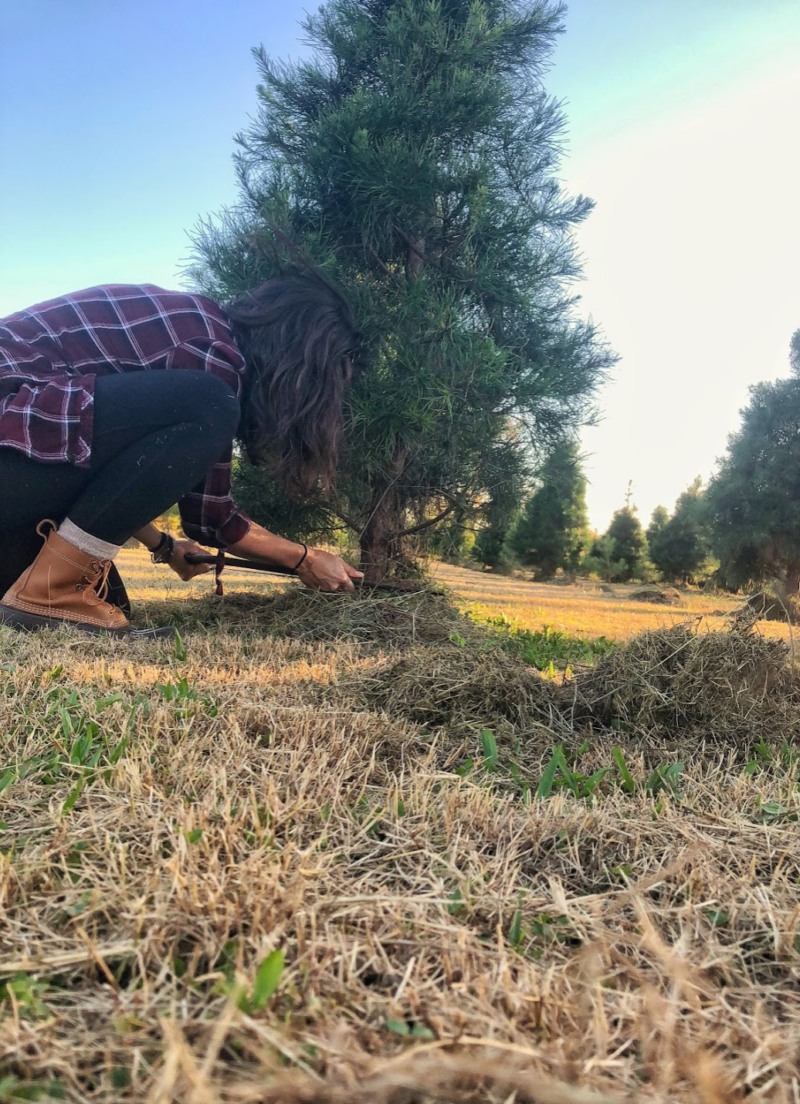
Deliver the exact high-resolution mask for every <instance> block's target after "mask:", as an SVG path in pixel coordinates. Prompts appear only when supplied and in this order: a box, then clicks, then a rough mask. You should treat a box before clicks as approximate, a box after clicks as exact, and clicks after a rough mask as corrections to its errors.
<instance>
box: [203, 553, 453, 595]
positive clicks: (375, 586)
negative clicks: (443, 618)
mask: <svg viewBox="0 0 800 1104" xmlns="http://www.w3.org/2000/svg"><path fill="white" fill-rule="evenodd" d="M184 559H185V560H186V562H187V563H190V564H210V565H211V566H212V567H213V568H215V569H216V573H217V593H218V594H221V593H222V583H221V581H220V575H221V574H222V571H223V568H226V567H227V568H230V569H231V570H234V569H235V570H237V571H238V570H239V568H244V570H245V571H261V572H263V573H264V574H265V575H280V576H283V577H284V578H286V577H287V576H288V577H289V578H291V579H296V578H298V576H297V572H295V571H293V570H292V568H291V567H270V566H269V565H268V564H262V563H256V562H255V560H240V559H237V558H236V557H235V556H224V555H222V556H211V555H202V556H201V555H199V554H198V553H195V552H187V553H186V554H185V555H184ZM353 584H354V586H355V588H356V590H357V591H358V590H360V591H372V590H385V591H394V592H395V593H397V594H420V593H421V592H422V591H426V592H427V593H428V594H443V593H444V591H442V590H433V589H431V588H430V587H425V586H418V585H417V584H415V583H403V582H399V581H392V580H386V581H384V582H382V583H366V582H364V580H363V579H353Z"/></svg>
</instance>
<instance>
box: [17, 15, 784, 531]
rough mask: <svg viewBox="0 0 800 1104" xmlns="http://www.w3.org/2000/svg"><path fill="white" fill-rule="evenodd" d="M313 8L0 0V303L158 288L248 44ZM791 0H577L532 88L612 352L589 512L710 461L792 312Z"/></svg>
mask: <svg viewBox="0 0 800 1104" xmlns="http://www.w3.org/2000/svg"><path fill="white" fill-rule="evenodd" d="M314 6H315V4H314V3H313V0H305V2H301V0H280V2H279V0H261V2H256V0H225V2H224V3H221V2H220V0H192V3H189V2H188V0H158V2H156V0H136V2H135V3H126V4H123V3H121V2H119V0H68V2H65V0H0V159H1V160H0V164H1V165H2V171H0V316H2V315H3V314H6V313H9V312H11V311H13V310H15V309H18V308H21V307H24V306H27V305H29V304H31V303H33V302H37V301H40V300H42V299H45V298H48V297H50V296H53V295H58V294H60V293H62V292H66V291H70V290H75V289H77V288H80V287H86V286H89V285H92V284H96V283H101V282H106V281H120V282H135V281H151V282H155V283H160V284H162V285H167V286H169V285H172V286H176V285H177V284H178V283H179V282H180V265H181V262H182V261H184V260H185V259H186V257H187V254H188V239H187V236H186V232H187V230H188V229H190V228H191V227H192V225H193V224H194V223H195V222H196V220H197V218H198V216H201V215H205V214H207V213H209V212H212V211H214V210H217V209H219V208H220V207H221V206H223V205H224V204H226V203H229V202H231V201H232V200H233V199H234V197H235V187H234V178H233V172H232V167H231V160H230V158H231V153H232V151H233V143H232V136H233V134H234V133H235V132H236V131H237V130H238V129H240V128H241V127H242V126H244V125H245V124H246V122H247V118H248V114H249V113H250V112H251V111H252V110H253V108H254V103H255V95H254V86H255V82H256V75H255V68H254V64H253V62H252V59H251V57H250V53H249V50H250V47H251V46H253V45H255V44H257V43H261V42H263V43H264V44H265V45H266V47H267V49H268V51H269V52H270V53H271V54H273V55H277V56H281V57H297V56H298V55H299V54H300V52H302V51H303V50H304V49H305V47H304V46H303V44H302V43H301V42H300V41H298V36H299V34H300V31H299V27H298V21H299V19H300V18H302V15H303V11H304V10H305V9H307V8H309V7H311V8H313V7H314ZM799 57H800V0H573V2H572V3H571V4H570V5H569V14H568V17H567V34H566V35H565V36H564V37H563V38H562V40H561V42H560V45H559V47H558V49H557V52H556V55H555V59H554V67H553V70H552V72H551V75H550V80H549V86H550V88H551V90H552V92H553V93H554V94H556V95H557V96H559V97H562V98H564V99H565V100H566V101H567V112H568V117H569V141H568V148H567V155H566V157H565V160H564V165H563V177H564V181H565V183H566V185H567V186H568V187H570V188H572V189H574V190H581V191H584V192H586V193H587V194H589V195H591V196H593V197H594V198H595V199H596V200H597V203H598V208H597V211H596V212H595V214H594V215H593V216H592V218H591V219H590V221H589V222H588V223H587V225H586V226H585V227H584V228H583V229H582V230H581V233H580V238H579V240H580V245H581V248H582V250H583V252H584V255H585V258H586V276H587V279H586V281H585V283H584V285H583V287H582V292H583V294H584V305H585V310H586V311H587V312H591V313H592V315H593V316H594V318H595V320H596V321H598V322H599V323H600V324H601V325H602V326H603V328H604V329H605V331H606V333H607V335H608V337H609V339H610V341H611V342H612V344H613V345H614V346H615V347H616V348H617V349H618V350H619V352H620V353H621V354H622V357H623V359H622V362H621V364H620V365H619V367H618V368H617V370H616V372H615V381H614V382H613V383H612V384H611V385H610V386H609V387H607V388H606V390H605V391H604V393H603V395H602V396H601V405H602V407H603V411H604V421H603V424H602V425H601V426H600V427H599V428H598V429H594V430H589V431H587V433H586V435H585V438H584V443H585V447H586V450H587V452H588V453H590V456H589V460H588V468H589V475H590V479H591V486H590V490H589V506H590V513H591V516H592V520H593V522H594V523H595V524H596V525H598V526H604V525H605V524H606V522H607V521H608V518H609V516H610V513H611V511H612V510H613V509H614V508H615V507H616V506H618V505H619V504H620V503H621V501H622V498H623V496H624V492H625V485H626V483H627V480H628V479H629V478H632V479H633V480H634V484H635V497H636V500H637V502H638V504H639V506H640V509H641V512H642V514H643V515H644V517H645V520H646V517H647V515H648V514H649V512H650V510H651V509H652V508H653V506H655V505H656V504H657V502H664V503H665V504H666V505H668V506H671V505H672V503H673V501H674V499H675V497H676V496H677V495H678V494H679V493H680V491H681V490H682V489H683V487H684V486H685V485H686V484H687V483H688V482H689V481H690V480H691V479H692V478H693V477H694V475H696V474H700V475H703V476H704V477H705V476H707V475H708V474H709V473H710V471H711V469H712V467H713V463H714V458H715V457H716V456H717V455H719V454H720V453H721V452H722V451H723V449H724V446H725V438H726V434H727V433H728V432H730V430H731V429H733V428H734V427H735V425H736V421H737V410H738V408H739V407H741V405H742V404H743V403H744V401H746V389H747V385H748V384H749V383H751V382H755V381H756V380H758V379H764V378H774V377H775V376H777V375H780V374H781V373H782V372H785V366H786V351H787V348H788V342H789V338H790V336H791V333H792V331H793V330H794V329H795V328H797V327H798V326H800V264H798V258H800V201H798V196H800V147H799V146H798V140H797V134H798V120H800V67H798V64H797V59H798V58H799Z"/></svg>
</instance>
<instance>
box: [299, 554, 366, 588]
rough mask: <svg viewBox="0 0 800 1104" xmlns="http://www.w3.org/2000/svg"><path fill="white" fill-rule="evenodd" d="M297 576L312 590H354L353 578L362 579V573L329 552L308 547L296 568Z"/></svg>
mask: <svg viewBox="0 0 800 1104" xmlns="http://www.w3.org/2000/svg"><path fill="white" fill-rule="evenodd" d="M297 576H298V578H299V579H300V580H301V581H302V582H303V583H304V584H305V585H306V586H307V587H310V588H311V589H312V590H325V591H332V590H348V591H352V590H355V586H354V585H353V580H354V579H363V578H364V573H363V572H362V571H357V570H356V569H355V568H354V567H351V566H350V564H348V563H345V562H344V560H342V559H340V558H339V557H338V556H332V555H331V554H330V552H322V551H320V550H319V549H317V548H309V550H308V555H307V556H306V558H305V559H304V560H303V562H302V564H301V565H300V567H299V568H298V569H297Z"/></svg>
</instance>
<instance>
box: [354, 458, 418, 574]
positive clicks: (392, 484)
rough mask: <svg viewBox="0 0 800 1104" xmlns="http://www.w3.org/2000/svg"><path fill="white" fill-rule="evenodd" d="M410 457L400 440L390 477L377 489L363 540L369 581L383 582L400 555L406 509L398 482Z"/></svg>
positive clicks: (363, 566) (364, 567)
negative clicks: (401, 498)
mask: <svg viewBox="0 0 800 1104" xmlns="http://www.w3.org/2000/svg"><path fill="white" fill-rule="evenodd" d="M407 460H408V449H407V448H406V447H405V446H404V445H403V444H401V442H400V441H399V440H398V441H396V442H395V448H394V456H393V457H392V462H391V464H389V465H387V468H386V473H385V475H386V478H385V479H381V481H380V483H379V484H378V485H377V486H375V487H374V489H373V493H372V497H371V499H370V502H369V508H368V515H367V523H366V525H365V526H364V529H363V530H362V533H361V539H360V545H361V564H360V566H361V570H362V571H363V572H364V576H365V579H366V582H368V583H379V582H381V580H382V579H385V578H386V576H387V575H389V574H390V573H391V570H392V567H393V566H394V565H395V564H396V563H397V562H398V559H399V557H400V534H401V533H402V532H403V529H404V524H403V522H404V509H403V506H402V503H401V500H400V493H399V487H398V485H399V481H400V478H401V476H402V474H403V471H404V470H405V466H406V463H407Z"/></svg>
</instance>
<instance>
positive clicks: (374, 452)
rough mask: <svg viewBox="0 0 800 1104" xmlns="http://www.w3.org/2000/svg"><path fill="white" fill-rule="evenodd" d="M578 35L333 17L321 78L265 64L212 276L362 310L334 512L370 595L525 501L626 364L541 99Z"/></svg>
mask: <svg viewBox="0 0 800 1104" xmlns="http://www.w3.org/2000/svg"><path fill="white" fill-rule="evenodd" d="M562 15H563V7H562V6H561V5H559V4H556V3H553V2H551V0H328V2H327V3H325V4H323V6H322V7H321V8H320V9H319V10H318V11H317V12H316V13H315V14H314V15H311V16H309V17H308V18H307V19H306V21H305V22H304V24H303V27H304V31H305V36H306V38H307V40H308V41H309V42H310V43H311V44H312V45H313V46H314V48H315V53H314V55H313V56H312V57H310V58H309V59H308V60H306V61H304V62H303V63H301V64H279V63H277V62H275V61H272V60H271V59H270V58H268V57H267V55H266V54H265V53H264V51H263V49H259V50H256V51H255V56H256V60H257V64H258V68H259V72H260V77H261V83H260V85H259V88H258V96H259V110H258V114H257V117H256V119H255V121H254V122H253V123H252V125H251V126H250V127H249V129H248V130H247V131H246V132H245V133H244V134H242V135H240V136H239V139H238V141H239V146H240V152H239V154H238V157H237V166H238V172H239V181H240V193H241V194H240V202H239V205H238V206H237V208H236V209H235V210H233V211H229V212H227V213H225V214H224V215H223V216H222V217H221V218H219V219H216V220H209V221H207V222H206V223H204V224H203V225H202V226H201V227H200V228H199V230H198V231H197V233H196V236H195V244H196V249H197V254H198V264H197V266H196V267H195V269H194V276H195V279H196V280H197V281H198V282H199V283H200V284H201V286H203V288H204V289H205V290H206V291H208V293H209V294H212V295H215V296H217V297H218V298H219V299H222V300H224V299H225V298H227V297H229V296H231V295H232V294H234V293H238V292H240V291H242V290H244V289H246V288H248V287H252V286H254V285H256V284H258V283H260V282H262V281H264V280H266V279H268V278H270V277H272V276H274V275H276V274H278V273H279V272H285V271H301V272H307V271H308V270H309V269H313V268H314V267H315V266H316V267H317V268H318V269H320V270H321V271H324V272H325V273H326V275H327V276H328V277H329V278H333V279H335V280H336V281H337V282H338V283H339V285H340V286H341V287H342V288H343V290H344V292H345V294H346V295H347V296H348V298H349V300H350V302H351V304H352V307H353V310H354V312H355V315H356V318H357V320H358V323H359V327H360V333H361V352H360V356H359V364H358V369H359V370H358V372H357V378H356V380H355V382H354V387H353V391H352V396H351V399H350V405H349V410H348V415H347V427H346V429H347V447H346V448H345V450H344V453H343V455H342V457H341V463H340V476H339V485H338V497H337V499H336V501H335V502H333V503H331V504H330V507H331V509H332V511H333V513H334V514H336V515H337V516H338V518H340V519H342V520H343V521H344V522H345V523H346V524H347V525H349V526H350V527H351V529H352V530H354V531H355V533H356V534H357V535H358V537H359V540H360V543H361V550H362V562H363V564H364V565H365V566H366V568H367V570H368V573H369V576H370V577H371V578H378V577H380V576H382V575H383V574H385V573H386V572H387V571H388V570H389V569H390V567H391V565H392V563H393V562H394V561H395V560H397V559H402V557H403V551H404V547H405V546H406V538H407V537H408V536H409V535H412V534H415V533H418V532H420V531H421V528H422V527H424V526H428V525H431V524H434V523H435V522H436V520H437V519H444V518H446V517H448V516H449V515H450V514H451V513H453V512H455V511H457V510H462V511H464V510H467V511H478V512H479V511H480V510H482V509H485V508H487V507H488V506H489V505H491V503H492V502H493V501H494V500H495V498H496V497H498V494H499V495H500V497H502V485H511V486H516V487H518V488H519V487H521V482H522V481H523V480H524V478H525V473H526V465H527V463H528V457H529V456H530V455H531V454H532V450H535V449H536V448H539V449H540V450H541V451H543V452H546V451H547V448H548V442H549V441H550V440H552V439H553V438H555V437H558V436H559V435H561V434H563V433H564V432H566V431H569V430H570V429H572V428H573V427H576V426H577V425H579V424H580V423H581V422H582V421H584V420H586V418H587V417H588V416H589V414H590V411H591V396H592V393H593V391H594V390H595V388H596V387H597V386H598V384H599V383H600V381H601V380H602V378H603V376H604V373H605V371H606V369H607V368H608V366H609V365H610V364H611V363H613V359H614V358H613V357H612V355H611V354H610V353H609V351H608V350H607V348H606V347H605V346H604V345H603V344H602V342H601V341H600V340H599V339H598V336H597V333H596V331H595V329H594V328H593V326H592V325H590V324H588V323H585V322H581V321H578V320H576V318H575V316H574V313H573V306H574V302H575V300H574V297H573V296H572V295H571V293H570V290H569V285H570V284H571V282H572V281H573V280H574V279H575V278H576V277H577V276H578V275H579V273H580V263H579V260H578V257H577V254H576V250H575V247H574V243H573V238H572V230H573V228H574V227H575V225H576V224H577V223H579V222H580V221H581V220H583V219H584V218H585V217H586V216H587V215H588V214H589V212H590V210H591V206H592V204H591V201H590V200H588V199H586V198H584V197H582V196H579V197H577V198H571V197H569V196H567V195H565V194H564V193H563V192H562V190H561V187H560V184H559V182H558V178H557V169H558V162H559V156H560V143H561V140H562V135H563V129H564V121H563V117H562V114H561V111H560V109H559V107H558V105H557V104H556V103H555V102H554V101H553V100H552V99H551V98H550V97H549V96H548V95H547V93H546V92H545V90H544V88H543V84H542V80H543V76H544V73H545V71H546V66H547V63H548V59H549V56H550V53H551V51H552V48H553V44H554V41H555V38H556V36H557V35H558V33H559V32H560V31H561V29H562V27H561V20H562ZM276 228H277V229H279V230H280V231H282V232H283V233H284V234H286V235H287V237H288V238H289V239H290V240H291V241H293V242H294V243H296V246H295V247H292V248H288V249H287V248H285V246H283V245H281V244H280V242H279V241H276V235H275V230H276ZM265 499H268V504H269V503H271V504H272V509H271V512H270V516H269V517H268V518H267V519H266V520H268V521H270V520H271V521H273V522H274V521H275V519H276V517H278V516H279V515H280V513H281V508H280V503H279V501H277V500H276V499H275V498H274V497H270V496H269V495H265Z"/></svg>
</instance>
